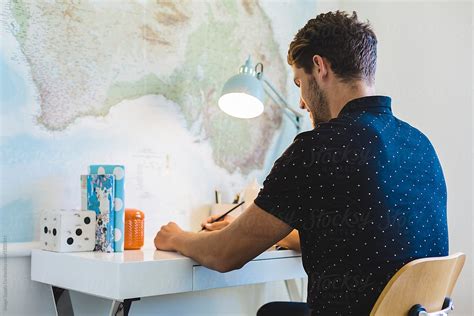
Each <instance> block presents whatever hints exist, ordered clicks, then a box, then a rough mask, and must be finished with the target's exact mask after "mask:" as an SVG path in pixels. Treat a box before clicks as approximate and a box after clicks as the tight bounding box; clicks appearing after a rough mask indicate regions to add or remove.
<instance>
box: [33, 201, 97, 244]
mask: <svg viewBox="0 0 474 316" xmlns="http://www.w3.org/2000/svg"><path fill="white" fill-rule="evenodd" d="M96 223H97V221H96V214H95V212H93V211H65V210H61V211H43V212H42V213H41V220H40V236H41V237H40V241H41V248H42V249H44V250H51V251H57V252H73V251H92V250H94V245H95V229H96Z"/></svg>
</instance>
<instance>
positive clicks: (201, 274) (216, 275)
mask: <svg viewBox="0 0 474 316" xmlns="http://www.w3.org/2000/svg"><path fill="white" fill-rule="evenodd" d="M305 277H307V275H306V272H305V271H304V269H303V265H302V263H301V257H288V258H278V259H262V260H253V261H250V262H248V263H247V264H246V265H245V266H243V267H242V268H241V269H238V270H234V271H230V272H226V273H220V272H217V271H214V270H210V269H208V268H206V267H203V266H194V267H193V291H198V290H207V289H214V288H220V287H228V286H238V285H247V284H256V283H263V282H271V281H277V280H289V279H296V278H305Z"/></svg>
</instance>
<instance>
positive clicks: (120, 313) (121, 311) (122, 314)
mask: <svg viewBox="0 0 474 316" xmlns="http://www.w3.org/2000/svg"><path fill="white" fill-rule="evenodd" d="M138 300H140V298H139V297H136V298H127V299H125V300H124V301H123V302H121V301H115V300H114V301H112V306H111V308H110V313H109V315H110V316H128V313H129V312H130V307H131V306H132V302H133V301H138Z"/></svg>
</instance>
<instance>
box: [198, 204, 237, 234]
mask: <svg viewBox="0 0 474 316" xmlns="http://www.w3.org/2000/svg"><path fill="white" fill-rule="evenodd" d="M244 203H245V201H242V202H240V203H239V204H237V205H236V206H234V207H233V208H231V209H230V210H228V211H227V212H225V213H224V214H222V215H221V216H219V217H218V218H216V219H215V220H214V221H213V222H212V223H215V222H218V221H220V220H221V219H223V218H224V217H226V215H227V214H229V213H230V212H232V211H233V210H235V209H236V208H238V207H239V206H241V205H242V204H244ZM204 229H205V228H204V227H203V228H202V229H201V230H200V231H203V230H204Z"/></svg>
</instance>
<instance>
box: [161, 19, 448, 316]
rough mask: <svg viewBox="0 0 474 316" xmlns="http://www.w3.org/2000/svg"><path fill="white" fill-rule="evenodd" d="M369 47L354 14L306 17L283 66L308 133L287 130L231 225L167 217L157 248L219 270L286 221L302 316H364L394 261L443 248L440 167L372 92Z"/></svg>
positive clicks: (364, 27) (232, 265)
mask: <svg viewBox="0 0 474 316" xmlns="http://www.w3.org/2000/svg"><path fill="white" fill-rule="evenodd" d="M376 45H377V38H376V36H375V34H374V32H373V31H372V29H371V27H370V25H369V24H368V23H362V22H359V21H358V19H357V15H356V13H355V12H354V13H353V14H352V15H348V14H347V13H345V12H339V11H337V12H329V13H326V14H320V15H318V16H317V17H316V18H315V19H311V20H309V21H308V23H307V24H306V25H305V26H304V27H303V28H302V29H301V30H299V31H298V33H297V34H296V36H295V38H294V40H293V42H292V43H291V44H290V48H289V51H288V63H289V64H290V65H291V67H292V69H293V73H294V82H295V84H296V85H297V86H298V87H299V88H300V90H301V98H300V106H301V108H303V109H306V110H307V111H308V112H309V116H310V117H311V120H312V122H313V125H314V129H313V130H311V131H308V132H303V133H300V134H299V135H297V136H296V137H295V139H294V141H293V143H292V144H291V145H290V146H289V147H288V149H287V150H286V151H285V152H284V153H283V155H282V156H281V157H280V158H278V160H276V162H275V164H274V166H273V168H272V170H271V172H270V174H269V175H268V176H267V178H266V180H265V182H264V184H263V189H262V190H261V191H260V193H259V195H258V197H257V198H256V199H255V201H254V203H253V204H252V205H251V206H250V207H249V208H248V209H247V210H246V211H245V212H243V213H242V215H240V216H239V217H238V218H236V219H235V220H234V221H233V222H232V223H231V224H230V225H228V226H226V227H225V228H224V229H221V230H214V231H211V232H208V233H191V232H184V231H182V230H181V229H180V228H179V227H178V226H177V225H176V224H174V223H169V224H168V225H165V226H163V227H162V228H161V230H160V231H159V232H158V234H157V236H156V238H155V245H156V247H157V248H158V249H163V250H172V251H178V252H180V253H182V254H184V255H186V256H189V257H191V258H193V259H194V260H196V261H198V262H200V263H201V264H203V265H205V266H207V267H209V268H211V269H215V270H218V271H221V272H225V271H230V270H233V269H238V268H240V267H242V266H243V265H244V264H245V263H246V262H248V261H249V260H251V259H252V258H254V257H255V256H257V255H258V254H260V253H261V252H263V251H264V250H266V249H268V248H269V247H270V246H271V245H273V244H274V243H276V242H278V241H279V240H281V239H282V238H284V237H285V236H287V235H289V234H290V232H292V230H293V229H295V230H297V231H298V233H299V241H300V243H299V246H300V247H301V251H302V257H303V266H304V268H305V270H306V272H307V274H308V298H307V304H308V308H309V309H310V310H311V314H312V315H368V314H369V313H370V311H371V309H372V306H373V305H374V303H375V301H376V300H377V298H378V296H379V294H380V293H381V291H382V290H383V288H384V286H385V285H386V284H387V282H388V280H389V279H390V278H391V277H392V276H393V275H394V274H395V272H396V271H397V270H399V269H400V268H401V267H402V266H403V265H405V264H406V263H407V262H409V261H412V260H414V259H417V258H422V257H435V256H445V255H447V254H448V232H447V222H446V186H445V182H444V177H443V173H442V170H441V166H440V163H439V161H438V158H437V155H436V153H435V151H434V149H433V147H432V145H431V143H430V142H429V140H428V139H427V138H426V136H425V135H423V134H422V133H421V132H420V131H418V130H417V129H415V128H414V127H412V126H410V125H409V124H407V123H405V122H403V121H401V120H399V119H397V118H396V117H395V116H394V115H393V114H392V110H391V99H390V98H389V97H386V96H376V95H375V87H374V76H375V68H376V57H377V49H376ZM210 227H212V225H211V226H210ZM292 235H293V236H294V235H295V233H294V232H293V233H292ZM290 236H291V234H290ZM293 240H294V238H293ZM280 307H281V306H279V308H280ZM300 307H301V306H299V307H297V308H298V309H301V308H300ZM279 308H278V309H279ZM263 309H264V310H265V309H266V310H269V309H271V306H270V307H269V308H267V307H264V308H263ZM295 310H296V309H295ZM259 313H260V314H263V313H264V311H260V312H259ZM289 313H290V312H289ZM290 314H293V313H292V312H291V313H290Z"/></svg>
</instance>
